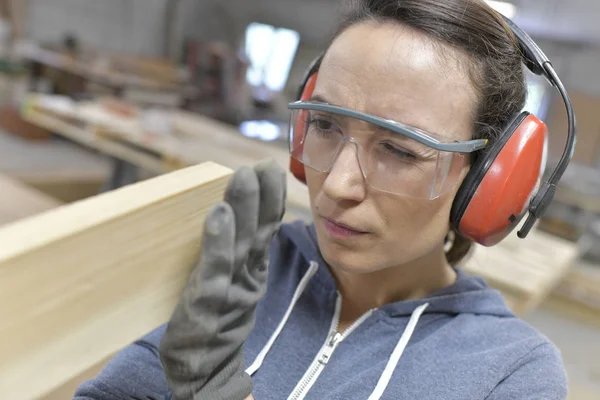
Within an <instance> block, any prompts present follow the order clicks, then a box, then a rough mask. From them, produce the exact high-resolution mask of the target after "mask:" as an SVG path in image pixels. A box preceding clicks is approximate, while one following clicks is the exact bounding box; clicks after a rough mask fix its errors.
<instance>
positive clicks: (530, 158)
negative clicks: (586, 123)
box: [451, 113, 548, 246]
mask: <svg viewBox="0 0 600 400" xmlns="http://www.w3.org/2000/svg"><path fill="white" fill-rule="evenodd" d="M547 131H548V129H547V127H546V125H545V124H544V123H543V122H542V121H541V120H539V119H538V118H537V117H535V116H533V115H530V114H529V113H522V114H521V115H520V116H519V117H518V118H517V119H516V120H515V121H514V122H513V124H512V125H511V127H509V128H508V129H507V131H506V133H505V135H504V136H503V138H502V139H501V140H499V141H498V142H497V143H496V144H495V145H494V146H493V147H492V149H490V151H489V152H487V153H485V154H484V155H482V156H481V158H480V159H478V160H477V162H476V163H475V165H473V167H472V168H471V170H470V171H469V173H468V174H467V177H466V178H465V180H464V182H463V184H462V185H461V188H460V189H459V193H457V196H456V199H455V203H454V205H453V209H452V214H451V221H452V225H453V227H454V229H455V230H456V231H457V232H458V233H459V234H460V235H461V236H463V237H466V238H469V239H471V240H473V241H475V242H476V243H479V244H481V245H483V246H493V245H494V244H497V243H498V242H500V241H501V240H502V239H504V238H505V237H506V236H507V235H508V234H509V233H510V232H511V231H512V230H513V229H514V227H515V226H516V225H517V224H518V223H519V221H520V220H521V219H522V217H523V215H525V213H526V211H527V209H528V206H529V202H530V200H531V197H532V195H533V194H535V193H534V192H535V190H537V185H538V183H539V178H540V175H541V174H543V172H544V171H543V170H542V157H543V151H544V143H545V140H546V135H547Z"/></svg>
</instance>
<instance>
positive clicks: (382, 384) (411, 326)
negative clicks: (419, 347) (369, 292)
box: [368, 303, 429, 400]
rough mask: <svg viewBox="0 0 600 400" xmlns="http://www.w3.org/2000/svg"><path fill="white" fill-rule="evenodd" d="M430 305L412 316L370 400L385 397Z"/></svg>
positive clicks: (416, 311) (423, 306) (421, 308)
mask: <svg viewBox="0 0 600 400" xmlns="http://www.w3.org/2000/svg"><path fill="white" fill-rule="evenodd" d="M428 305H429V303H425V304H422V305H420V306H419V307H417V308H416V309H415V310H414V311H413V313H412V314H411V316H410V320H409V321H408V325H407V326H406V328H405V329H404V332H402V336H400V340H398V344H396V347H395V348H394V351H393V352H392V355H391V356H390V359H389V360H388V363H387V365H386V366H385V369H384V370H383V372H382V373H381V376H380V377H379V381H378V382H377V386H375V389H374V390H373V392H372V393H371V395H370V396H369V399H368V400H378V399H379V398H380V397H381V395H383V392H385V389H386V388H387V385H388V383H389V382H390V379H391V378H392V374H393V373H394V370H395V369H396V366H397V365H398V362H399V361H400V357H402V353H403V352H404V349H405V348H406V345H407V344H408V341H409V340H410V337H411V336H412V334H413V332H414V331H415V327H416V326H417V323H418V322H419V318H421V314H423V312H424V311H425V309H426V308H427V306H428Z"/></svg>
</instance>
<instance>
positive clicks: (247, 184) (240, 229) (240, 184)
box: [225, 166, 260, 270]
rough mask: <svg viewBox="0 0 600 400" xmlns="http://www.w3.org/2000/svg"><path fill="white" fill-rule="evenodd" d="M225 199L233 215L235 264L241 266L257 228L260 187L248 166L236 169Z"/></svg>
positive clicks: (254, 174) (237, 266)
mask: <svg viewBox="0 0 600 400" xmlns="http://www.w3.org/2000/svg"><path fill="white" fill-rule="evenodd" d="M225 201H226V202H227V203H229V205H230V206H231V208H232V210H233V213H234V217H235V264H236V267H235V268H236V270H237V269H239V268H240V267H242V265H243V264H244V263H245V262H246V259H247V257H248V252H249V251H250V247H251V246H252V242H253V241H254V237H255V235H256V231H257V229H258V212H259V203H260V188H259V182H258V178H257V176H256V173H255V172H254V170H253V169H252V168H250V167H246V166H244V167H241V168H239V169H237V170H236V171H235V173H234V175H233V177H232V179H231V180H230V182H229V185H228V186H227V189H226V191H225Z"/></svg>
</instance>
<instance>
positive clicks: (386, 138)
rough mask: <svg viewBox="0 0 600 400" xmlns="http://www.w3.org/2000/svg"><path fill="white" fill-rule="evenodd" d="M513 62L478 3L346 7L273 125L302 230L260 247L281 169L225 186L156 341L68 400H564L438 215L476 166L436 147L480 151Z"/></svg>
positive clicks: (555, 375)
mask: <svg viewBox="0 0 600 400" xmlns="http://www.w3.org/2000/svg"><path fill="white" fill-rule="evenodd" d="M521 63H522V59H521V55H520V53H519V50H518V49H517V46H516V44H515V39H514V37H513V36H512V34H511V32H510V30H509V29H508V28H507V26H506V25H505V23H504V22H503V20H502V19H501V18H500V17H499V15H498V14H496V13H495V12H494V11H492V10H491V9H490V8H489V7H488V6H487V5H486V4H485V3H484V2H483V1H478V0H446V1H439V0H364V1H361V2H358V4H357V6H356V8H355V9H354V10H353V12H352V13H351V14H350V16H349V18H348V19H347V20H346V21H345V22H344V23H343V24H342V25H341V27H340V28H339V29H338V31H337V34H336V35H335V36H334V39H333V41H332V42H331V44H330V46H329V47H328V49H327V51H326V52H325V54H324V57H323V59H322V62H321V63H320V66H319V73H318V77H317V78H316V80H315V81H313V82H312V83H313V84H314V87H310V90H309V89H307V90H308V91H305V93H304V96H303V97H304V98H306V97H307V96H310V98H309V100H310V102H309V103H310V104H312V106H304V107H300V106H298V108H299V109H295V110H294V111H293V112H292V122H291V125H292V135H293V136H292V138H291V143H292V144H291V150H292V157H294V159H296V160H299V161H301V162H303V164H304V167H305V173H306V182H307V185H308V189H309V194H310V200H311V208H312V214H313V217H314V223H313V224H311V225H309V226H306V225H305V224H304V223H301V222H296V223H292V224H284V225H282V226H281V229H277V228H278V226H279V221H280V219H281V215H282V207H283V199H284V183H283V182H284V177H283V173H282V171H281V170H279V169H278V168H276V167H274V166H273V165H271V164H261V165H259V166H258V167H256V168H255V169H254V170H251V169H241V170H239V171H237V173H236V175H235V176H234V178H233V180H232V182H231V184H230V186H229V188H228V191H227V194H226V198H225V202H224V203H223V204H221V205H219V206H218V207H217V208H216V209H215V210H214V211H213V213H212V214H211V216H209V218H208V220H207V226H206V229H205V232H206V236H205V239H204V244H203V256H202V260H201V261H200V264H199V266H198V268H196V270H195V272H194V275H192V278H191V279H190V284H189V285H188V286H187V288H186V290H185V292H184V294H183V296H182V300H181V302H180V304H179V306H178V308H177V309H176V310H175V313H174V314H173V317H172V319H171V321H170V322H169V324H168V329H166V327H165V326H163V327H159V328H158V329H157V330H155V331H154V332H151V333H150V334H149V335H148V336H146V337H145V338H143V339H141V340H140V341H138V342H136V343H134V344H133V345H131V346H129V347H128V348H126V349H125V350H123V351H122V352H121V353H119V354H118V355H117V356H116V357H115V358H114V359H113V360H112V361H111V363H110V364H109V366H107V367H106V368H105V369H104V371H102V373H101V374H100V375H99V376H98V377H97V378H96V379H94V380H92V381H89V382H86V383H85V384H83V385H82V386H81V387H80V388H79V389H78V391H77V394H76V398H80V399H129V398H135V399H162V398H170V397H171V396H172V395H173V398H177V399H191V398H202V399H204V398H206V399H217V398H218V399H225V398H230V399H242V398H244V397H246V396H247V395H249V394H250V392H252V395H253V396H254V398H256V399H257V400H266V399H282V398H292V399H302V398H310V399H376V398H383V399H461V400H462V399H513V398H518V399H546V400H548V399H564V398H565V397H566V392H567V380H566V376H565V371H564V368H563V365H562V361H561V358H560V354H559V352H558V350H557V349H556V348H555V347H554V345H553V344H552V343H551V342H550V341H548V339H547V338H545V337H544V336H543V335H541V334H540V333H538V332H536V331H535V330H534V329H533V328H532V327H530V326H528V325H527V324H525V323H524V322H522V321H520V320H519V319H518V318H517V317H515V315H513V314H512V313H511V312H510V311H509V310H508V308H507V307H506V305H505V303H504V301H503V299H502V297H501V295H500V294H499V293H498V292H497V291H495V290H492V289H490V288H488V287H487V286H486V285H485V283H484V282H483V281H482V280H480V279H478V278H474V277H469V276H467V275H466V274H465V273H463V272H462V271H461V270H460V268H459V267H458V265H459V264H460V262H461V260H462V258H463V257H464V256H465V255H466V253H467V252H468V249H469V247H470V244H471V243H470V241H468V240H466V239H465V238H463V237H461V236H460V235H454V234H453V230H452V228H451V224H450V219H451V211H452V206H453V202H454V201H455V196H456V193H457V191H458V189H459V187H460V184H461V183H462V181H463V179H464V178H465V176H466V174H467V172H468V171H469V168H470V166H471V165H472V163H473V161H474V159H475V158H476V157H478V153H477V152H453V151H441V150H439V149H436V148H435V143H446V144H448V143H459V144H460V145H461V146H462V147H461V148H469V149H471V150H477V149H479V148H481V147H482V146H486V147H488V146H490V145H491V144H493V143H494V142H495V141H497V140H499V139H500V138H499V136H500V132H502V131H503V130H504V129H505V128H506V126H507V125H509V124H510V123H511V121H512V120H513V119H514V118H515V116H516V115H517V114H518V113H519V111H520V110H521V108H522V107H523V105H524V102H525V97H526V87H525V84H524V76H523V72H522V64H521ZM315 104H316V106H314V105H315ZM323 104H326V105H328V106H327V107H320V105H323ZM331 105H333V107H331ZM336 110H337V111H336ZM340 110H341V111H340ZM365 115H366V117H365ZM361 116H362V117H361ZM371 117H372V118H371ZM390 120H391V121H395V122H394V123H393V124H394V126H395V127H398V129H396V130H395V131H394V132H392V131H391V130H389V129H385V127H384V125H385V122H381V121H388V122H389V121H390ZM300 134H304V135H305V136H304V137H303V138H302V139H303V140H302V141H301V143H300V142H298V141H297V140H295V138H297V136H298V135H300ZM419 135H421V136H420V137H421V138H423V137H424V138H426V139H422V140H421V141H418V140H416V136H419ZM477 139H485V140H483V141H477ZM474 140H475V141H474ZM428 143H429V144H430V145H427V144H428ZM432 146H433V147H432ZM438 147H439V146H438ZM274 232H276V233H275V234H274ZM273 234H274V237H273V238H272V235H273ZM271 238H272V240H271ZM269 243H270V246H269ZM267 248H268V252H267ZM267 254H268V257H266V255H267ZM267 263H268V276H267V269H266V265H267ZM201 281H202V283H200V282H201ZM265 281H266V283H265ZM223 294H226V295H225V296H223ZM259 300H260V301H259ZM257 302H258V305H257V306H256V307H255V305H256V303H257ZM242 344H243V348H242V347H240V346H241V345H242ZM159 349H160V354H159ZM242 350H243V354H242ZM244 359H245V360H246V361H247V365H246V364H245V362H244ZM246 367H247V369H245V368H246ZM244 369H245V372H244ZM250 377H251V380H250Z"/></svg>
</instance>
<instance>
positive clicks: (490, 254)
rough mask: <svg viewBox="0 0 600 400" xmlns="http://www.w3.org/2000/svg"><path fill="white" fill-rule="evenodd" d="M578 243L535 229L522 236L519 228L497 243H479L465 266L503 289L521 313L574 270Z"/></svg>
mask: <svg viewBox="0 0 600 400" xmlns="http://www.w3.org/2000/svg"><path fill="white" fill-rule="evenodd" d="M578 257H579V247H578V246H577V244H576V243H573V242H570V241H568V240H565V239H562V238H558V237H556V236H553V235H551V234H549V233H546V232H543V231H540V230H539V229H533V230H532V231H531V232H530V233H529V235H528V236H527V238H525V239H520V238H518V237H517V234H516V231H515V232H513V233H512V234H511V235H509V236H508V237H507V238H506V239H505V240H504V241H502V242H500V243H499V244H497V245H496V246H493V247H482V246H477V247H476V248H475V250H474V252H473V253H472V255H471V257H470V258H469V260H468V261H467V262H466V264H465V266H464V267H465V270H466V271H467V272H469V273H471V274H474V275H479V276H481V277H483V278H484V279H485V280H486V281H487V282H488V284H490V286H492V287H495V288H497V289H499V290H500V291H501V292H502V294H503V295H504V297H505V299H506V301H507V304H508V305H509V307H511V309H512V310H513V311H514V312H515V313H517V314H523V313H526V312H528V311H531V310H532V309H534V308H535V307H537V306H538V305H539V304H540V303H541V302H542V301H543V300H544V299H546V297H547V296H549V295H550V293H551V292H552V291H553V290H554V289H555V288H556V286H557V285H558V284H559V283H560V281H561V280H562V279H563V278H564V277H565V276H566V275H567V274H568V272H569V271H571V270H572V267H573V266H574V264H575V261H576V260H577V259H578Z"/></svg>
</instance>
